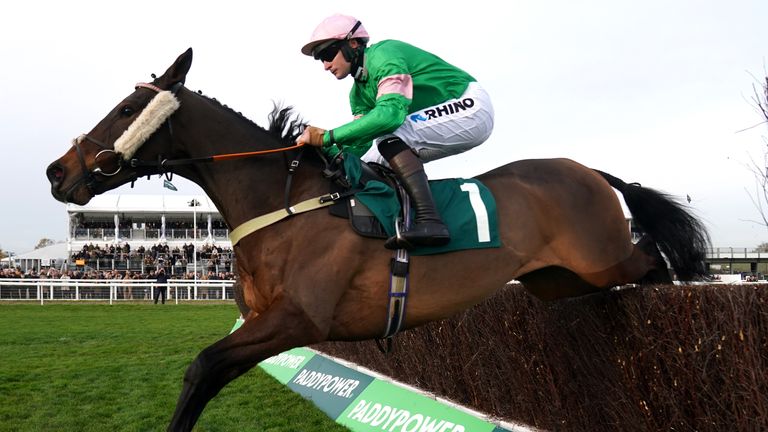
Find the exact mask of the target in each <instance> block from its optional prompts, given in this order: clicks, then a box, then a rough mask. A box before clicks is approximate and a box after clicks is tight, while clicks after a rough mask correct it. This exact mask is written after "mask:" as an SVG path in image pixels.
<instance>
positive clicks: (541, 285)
mask: <svg viewBox="0 0 768 432" xmlns="http://www.w3.org/2000/svg"><path fill="white" fill-rule="evenodd" d="M517 280H519V281H520V282H521V283H522V284H523V286H524V287H525V289H526V290H528V292H530V293H531V294H533V295H534V296H536V297H538V298H539V299H540V300H543V301H550V300H557V299H561V298H565V297H579V296H583V295H587V294H593V293H596V292H599V291H601V289H600V288H599V287H596V286H594V285H592V284H590V283H589V282H587V281H585V280H584V279H582V278H581V277H579V275H577V274H576V273H574V272H572V271H570V270H568V269H566V268H563V267H558V266H550V267H544V268H541V269H538V270H534V271H532V272H530V273H527V274H525V275H522V276H519V277H518V278H517Z"/></svg>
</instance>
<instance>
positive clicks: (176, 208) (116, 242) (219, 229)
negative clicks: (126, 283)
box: [66, 194, 234, 276]
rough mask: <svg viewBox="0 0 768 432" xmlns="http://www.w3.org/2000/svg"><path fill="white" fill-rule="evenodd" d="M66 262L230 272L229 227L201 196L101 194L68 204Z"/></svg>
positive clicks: (85, 265) (178, 271) (99, 266)
mask: <svg viewBox="0 0 768 432" xmlns="http://www.w3.org/2000/svg"><path fill="white" fill-rule="evenodd" d="M67 215H68V218H69V225H68V230H67V231H68V235H67V240H66V243H67V251H68V253H69V256H68V259H67V266H68V267H69V269H78V270H84V271H89V270H97V271H104V270H111V271H119V272H124V271H131V272H135V273H141V274H147V273H151V272H152V271H154V270H155V269H156V268H158V267H160V266H163V267H165V268H166V269H167V270H168V271H169V273H171V274H173V275H179V276H183V275H188V274H193V275H194V274H197V275H198V276H206V275H214V276H220V275H221V274H222V273H231V272H232V267H233V259H234V257H233V254H232V245H231V243H230V241H229V228H228V227H227V225H226V223H225V222H224V220H223V218H222V217H221V214H220V213H219V211H218V210H217V209H216V207H215V206H214V204H213V203H212V202H211V201H210V199H209V198H208V197H207V196H205V195H109V194H105V195H99V196H96V197H94V198H93V199H92V200H91V201H90V202H89V203H88V204H86V205H84V206H79V205H76V204H67Z"/></svg>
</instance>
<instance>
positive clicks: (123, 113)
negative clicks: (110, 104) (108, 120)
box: [120, 106, 133, 117]
mask: <svg viewBox="0 0 768 432" xmlns="http://www.w3.org/2000/svg"><path fill="white" fill-rule="evenodd" d="M120 115H121V116H123V117H130V116H132V115H133V108H131V107H129V106H125V107H123V109H121V110H120Z"/></svg>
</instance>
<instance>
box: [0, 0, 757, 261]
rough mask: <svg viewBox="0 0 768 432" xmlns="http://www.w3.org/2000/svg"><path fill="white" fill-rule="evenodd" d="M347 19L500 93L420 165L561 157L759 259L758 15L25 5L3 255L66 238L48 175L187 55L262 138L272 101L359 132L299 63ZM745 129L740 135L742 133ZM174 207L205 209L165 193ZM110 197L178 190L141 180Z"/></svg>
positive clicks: (681, 5) (18, 18) (11, 104)
mask: <svg viewBox="0 0 768 432" xmlns="http://www.w3.org/2000/svg"><path fill="white" fill-rule="evenodd" d="M336 12H341V13H346V14H350V15H354V16H356V17H357V18H359V19H360V20H361V21H362V22H363V24H364V25H365V27H366V28H367V29H368V32H369V33H370V34H371V36H372V42H376V41H378V40H382V39H388V38H395V39H401V40H404V41H407V42H410V43H412V44H414V45H417V46H420V47H422V48H425V49H427V50H430V51H433V52H434V53H436V54H438V55H440V56H441V57H443V58H445V59H446V60H448V61H450V62H452V63H455V64H456V65H458V66H459V67H462V68H464V69H465V70H467V71H468V72H470V73H471V74H472V75H473V76H474V77H475V78H477V79H478V80H479V81H480V83H481V84H482V85H483V86H484V87H485V88H486V89H487V90H488V92H489V93H490V95H491V97H492V99H493V103H494V106H495V109H496V128H495V131H494V134H493V135H492V136H491V138H490V139H489V141H488V142H486V143H485V144H484V145H482V146H480V147H478V148H476V149H473V150H472V151H470V152H467V153H465V154H462V155H459V156H455V157H452V158H448V159H447V160H443V161H438V162H434V163H431V164H429V165H428V171H429V173H430V175H431V176H433V177H459V176H460V177H468V176H473V175H476V174H479V173H481V172H484V171H487V170H489V169H491V168H494V167H496V166H499V165H502V164H504V163H508V162H512V161H514V160H518V159H527V158H548V157H568V158H572V159H574V160H576V161H579V162H581V163H583V164H585V165H587V166H590V167H593V168H598V169H601V170H603V171H607V172H610V173H612V174H614V175H616V176H618V177H620V178H622V179H624V180H625V181H627V182H631V181H637V182H640V183H642V184H643V185H645V186H650V187H654V188H657V189H661V190H663V191H666V192H668V193H670V194H673V195H675V196H678V197H680V198H685V197H686V195H689V196H690V197H691V199H692V201H691V206H692V207H693V208H694V209H695V211H696V213H697V214H698V215H699V216H701V217H702V219H703V220H704V221H705V223H706V225H707V226H708V227H709V229H710V232H711V235H712V239H713V243H714V245H715V246H738V247H745V246H755V245H757V244H759V243H762V242H765V241H768V230H766V228H765V227H762V226H760V225H759V224H757V223H754V222H750V221H754V220H757V219H758V218H759V215H758V213H757V211H756V210H755V208H754V206H753V204H752V203H751V201H750V198H749V195H748V194H747V189H749V190H753V189H754V187H755V182H754V177H753V176H752V174H751V172H750V171H749V170H748V168H747V167H746V166H745V165H747V164H748V163H749V161H750V158H754V159H755V160H758V161H762V159H763V152H764V148H765V144H764V143H765V137H766V136H767V135H768V126H766V125H765V124H763V125H759V126H757V127H755V128H752V129H748V128H750V127H751V126H754V125H756V124H758V123H760V121H761V120H762V117H761V115H760V114H759V113H758V112H757V111H756V108H755V105H754V102H753V100H752V99H753V97H754V93H753V87H754V86H757V87H758V88H759V86H760V85H761V81H763V80H764V77H765V76H766V58H768V43H767V41H768V25H766V22H768V1H765V0H731V1H710V0H696V1H694V0H677V1H668V0H644V1H634V2H629V1H620V0H593V1H579V2H574V1H565V0H563V1H541V0H526V1H519V0H513V1H511V2H503V1H498V0H493V1H484V0H474V1H441V2H429V1H424V2H413V1H390V2H386V3H382V2H365V1H358V2H350V1H343V2H342V1H327V0H325V1H266V2H254V1H249V2H245V1H243V2H234V1H219V2H210V1H205V2H199V1H189V0H185V1H151V2H150V1H130V2H105V1H93V2H90V1H79V0H74V1H66V2H60V1H50V2H47V1H45V2H41V1H35V0H27V1H23V2H22V1H14V2H11V3H8V4H6V5H4V6H3V12H2V17H3V19H2V25H0V62H1V63H0V64H1V65H2V67H0V145H2V151H3V155H2V157H1V158H0V176H2V177H0V178H1V179H2V186H0V190H2V197H3V198H2V201H1V202H2V212H0V247H1V248H3V249H4V250H10V251H14V252H16V253H23V252H26V251H28V250H31V249H32V248H33V247H34V246H35V244H36V243H37V241H38V240H39V239H40V238H43V237H48V238H52V239H54V240H64V239H65V238H66V226H67V220H66V219H67V218H66V212H65V207H64V205H63V204H61V203H59V202H57V201H55V200H54V199H53V198H52V197H51V195H50V191H49V185H48V182H47V181H46V179H45V175H44V170H45V167H46V166H47V165H48V164H49V163H50V162H51V161H53V160H54V159H56V158H58V157H59V156H61V154H63V153H64V151H66V150H67V148H68V147H69V145H70V141H71V139H72V138H73V137H75V136H77V135H79V134H80V133H84V132H87V131H89V130H90V129H91V128H92V127H93V126H94V125H95V124H96V123H97V122H98V121H99V120H100V119H101V118H102V117H103V116H104V115H106V114H107V112H108V111H109V110H110V109H111V108H112V107H113V106H114V105H115V104H117V103H118V102H119V101H120V100H121V99H122V98H124V97H125V96H126V95H128V94H129V93H130V92H131V91H132V89H133V85H134V83H136V82H138V81H148V80H150V73H157V74H161V73H162V72H164V71H165V69H166V68H167V67H168V66H169V65H170V64H171V63H172V61H173V60H174V59H175V58H176V57H177V56H178V55H179V54H181V53H182V52H183V51H184V50H185V49H187V48H188V47H192V48H193V49H194V61H193V64H192V69H191V70H190V73H189V75H188V79H187V86H188V87H189V88H191V89H194V90H203V91H204V92H205V93H206V94H207V95H209V96H212V97H216V98H217V99H218V100H220V101H222V102H223V103H225V104H227V105H229V106H231V107H233V108H234V109H236V110H238V111H242V112H243V114H245V115H246V116H248V117H249V118H251V119H252V120H254V121H256V122H257V123H259V124H261V125H265V123H266V116H267V114H268V112H269V111H270V109H271V106H272V102H273V101H283V102H285V103H287V104H290V105H293V106H295V107H296V108H297V110H298V111H299V112H300V113H301V114H302V116H303V117H304V118H305V119H306V120H309V121H310V122H311V123H312V124H314V125H317V126H321V127H325V128H331V127H335V126H338V125H340V124H342V123H344V122H346V121H348V120H349V119H350V115H349V108H348V105H347V92H348V89H349V87H350V85H351V81H350V80H342V81H336V80H335V78H333V77H332V76H331V75H330V74H329V73H327V72H324V71H323V70H322V65H321V64H320V63H319V62H316V61H313V60H311V59H310V58H308V57H305V56H303V55H301V54H300V52H299V49H300V47H301V46H302V45H303V44H304V43H305V42H307V39H308V37H309V35H310V34H311V32H312V30H313V28H314V27H315V25H316V24H317V23H318V22H319V21H320V20H321V19H323V18H324V17H325V16H327V15H330V14H332V13H336ZM744 129H748V130H746V131H744V132H739V131H741V130H744ZM174 183H175V184H176V186H177V187H178V188H179V192H176V193H178V194H195V193H198V192H200V189H199V188H197V186H195V185H193V184H191V183H189V182H184V181H179V180H176V181H174ZM111 193H144V194H148V193H149V194H162V193H174V192H170V191H168V190H167V189H163V187H162V181H161V180H157V179H153V180H152V181H146V180H141V181H140V182H139V183H137V187H136V188H135V189H134V190H131V189H130V188H129V186H123V187H122V188H120V189H118V190H116V191H113V192H111Z"/></svg>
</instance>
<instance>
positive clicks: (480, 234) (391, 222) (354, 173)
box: [344, 153, 501, 255]
mask: <svg viewBox="0 0 768 432" xmlns="http://www.w3.org/2000/svg"><path fill="white" fill-rule="evenodd" d="M361 163H362V162H361V161H360V158H358V157H357V156H355V155H352V154H349V153H345V154H344V169H345V171H346V173H347V178H348V180H349V181H350V183H351V184H352V188H362V190H361V191H360V192H357V193H356V194H355V198H356V199H358V200H359V201H360V202H361V203H363V204H364V205H365V206H366V207H368V209H369V210H370V211H371V213H373V214H374V215H375V216H376V218H377V219H378V220H379V222H381V224H382V226H383V227H384V230H385V231H386V232H387V235H389V236H394V235H395V220H396V219H397V218H398V217H399V216H400V213H401V211H400V200H398V199H397V193H396V192H395V190H394V189H392V188H391V187H390V186H389V185H388V184H386V183H384V182H381V181H377V180H371V181H368V182H367V183H366V184H365V186H363V185H361V184H360V172H361V169H360V164H361ZM429 186H430V189H432V196H433V197H434V199H435V205H436V206H437V210H438V212H439V213H440V216H441V217H442V218H443V222H444V223H445V224H446V225H447V226H448V230H449V231H450V233H451V241H450V243H448V244H447V245H445V246H440V247H418V248H416V249H413V250H411V251H410V253H411V255H433V254H440V253H446V252H453V251H458V250H464V249H482V248H495V247H499V246H500V245H501V241H500V240H499V230H498V222H497V216H496V200H495V199H494V198H493V195H492V194H491V191H490V190H488V188H487V187H485V185H484V184H482V183H481V182H480V181H479V180H476V179H463V178H453V179H445V180H430V182H429ZM411 218H412V219H413V210H412V215H411Z"/></svg>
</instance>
